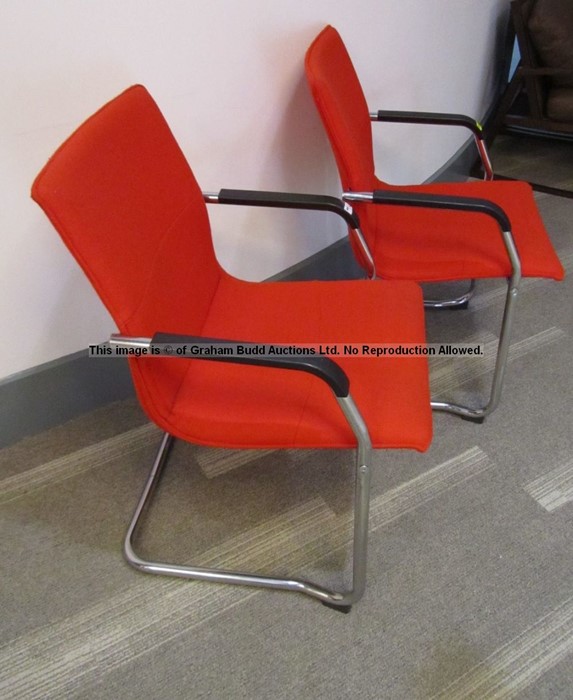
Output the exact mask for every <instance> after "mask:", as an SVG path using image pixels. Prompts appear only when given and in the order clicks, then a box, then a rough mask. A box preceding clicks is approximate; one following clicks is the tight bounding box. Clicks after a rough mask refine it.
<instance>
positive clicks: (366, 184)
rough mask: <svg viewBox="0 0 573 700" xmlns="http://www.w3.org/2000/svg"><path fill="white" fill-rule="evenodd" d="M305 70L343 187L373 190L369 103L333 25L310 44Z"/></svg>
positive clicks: (346, 188)
mask: <svg viewBox="0 0 573 700" xmlns="http://www.w3.org/2000/svg"><path fill="white" fill-rule="evenodd" d="M305 70H306V76H307V80H308V83H309V86H310V90H311V92H312V95H313V98H314V101H315V103H316V106H317V108H318V111H319V113H320V116H321V119H322V121H323V123H324V127H325V129H326V133H327V134H328V138H329V140H330V143H331V146H332V149H333V151H334V156H335V158H336V163H337V165H338V171H339V174H340V179H341V181H342V186H343V188H344V189H345V190H348V191H351V190H352V191H355V192H356V191H360V190H366V191H369V190H371V189H372V187H373V183H374V156H373V145H372V125H371V122H370V115H369V112H368V105H367V104H366V99H365V97H364V93H363V92H362V87H361V85H360V81H359V80H358V76H357V75H356V71H355V70H354V66H353V65H352V61H351V59H350V56H349V55H348V52H347V50H346V47H345V46H344V43H343V41H342V39H341V37H340V35H339V34H338V32H337V31H336V29H334V27H331V26H327V27H325V28H324V29H323V30H322V32H321V33H320V34H319V35H318V36H317V37H316V39H315V40H314V41H313V43H312V44H311V45H310V47H309V48H308V50H307V52H306V59H305Z"/></svg>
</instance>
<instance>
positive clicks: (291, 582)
mask: <svg viewBox="0 0 573 700" xmlns="http://www.w3.org/2000/svg"><path fill="white" fill-rule="evenodd" d="M337 400H338V402H339V404H340V407H341V409H342V411H343V413H344V415H345V416H346V418H347V420H348V422H349V423H350V425H351V426H352V429H353V431H354V432H355V435H356V436H357V439H358V450H357V455H356V481H355V496H354V539H353V586H352V589H351V590H350V591H345V592H336V591H331V590H328V589H326V588H323V587H322V586H319V585H316V584H314V583H311V582H309V581H305V580H302V579H295V578H292V579H286V578H279V577H275V576H259V575H257V574H251V573H246V572H240V571H228V570H224V569H210V568H204V567H194V566H179V565H176V564H168V563H162V562H154V561H148V560H145V559H142V558H141V557H140V556H139V555H138V554H136V552H135V550H134V545H133V539H134V536H135V533H136V530H137V527H138V524H139V522H140V519H141V516H142V515H143V513H144V511H145V510H146V508H147V507H148V506H149V504H150V502H151V500H152V496H153V492H154V490H155V488H156V486H157V484H158V483H159V481H160V478H161V474H162V472H163V469H164V467H165V464H166V462H167V458H168V456H169V450H170V447H171V445H172V443H173V440H174V438H173V436H171V435H170V434H169V433H165V434H164V435H163V438H162V440H161V444H160V445H159V450H158V452H157V455H156V457H155V461H154V463H153V466H152V468H151V471H150V473H149V476H148V478H147V481H146V483H145V487H144V489H143V492H142V494H141V497H140V499H139V502H138V504H137V507H136V509H135V513H134V515H133V518H132V520H131V523H130V525H129V528H128V531H127V534H126V537H125V542H124V547H123V553H124V557H125V559H126V560H127V562H128V563H129V564H131V565H132V566H133V567H135V568H136V569H139V570H140V571H144V572H146V573H151V574H163V575H168V576H178V577H180V578H188V579H196V580H203V581H212V582H216V583H231V584H238V585H245V586H258V587H261V588H274V589H279V590H285V591H294V592H298V593H305V594H306V595H309V596H311V597H313V598H317V599H318V600H320V601H321V602H322V603H324V604H325V605H327V606H328V607H332V608H335V609H337V610H340V611H341V612H348V611H349V610H350V607H351V606H352V604H353V603H356V602H357V601H358V600H360V598H361V597H362V595H363V593H364V589H365V586H366V557H367V538H368V509H369V493H370V466H369V465H370V456H371V443H370V438H369V436H368V431H367V429H366V426H365V424H364V422H363V420H362V418H361V416H360V414H359V412H358V410H357V409H356V406H355V404H354V402H353V401H352V399H351V397H350V396H348V397H345V398H339V399H337Z"/></svg>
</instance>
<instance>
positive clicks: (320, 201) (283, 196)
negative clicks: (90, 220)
mask: <svg viewBox="0 0 573 700" xmlns="http://www.w3.org/2000/svg"><path fill="white" fill-rule="evenodd" d="M217 201H218V202H219V203H220V204H243V205H249V206H252V207H277V208H282V209H314V210H317V211H330V212H333V213H335V214H338V216H341V217H342V218H343V219H344V220H345V221H346V223H347V224H348V225H349V226H350V227H351V228H353V229H356V228H359V227H360V221H359V219H358V216H357V215H356V214H355V213H354V211H353V210H352V207H350V206H349V205H348V204H345V202H343V201H342V200H340V199H337V198H336V197H329V196H327V195H319V194H296V193H289V192H259V191H257V190H226V189H223V190H220V191H219V194H218V197H217Z"/></svg>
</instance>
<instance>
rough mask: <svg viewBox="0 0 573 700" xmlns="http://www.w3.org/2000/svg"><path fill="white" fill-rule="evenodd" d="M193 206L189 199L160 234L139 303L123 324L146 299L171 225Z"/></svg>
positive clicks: (126, 323)
mask: <svg viewBox="0 0 573 700" xmlns="http://www.w3.org/2000/svg"><path fill="white" fill-rule="evenodd" d="M192 206H193V202H192V201H191V200H190V201H189V202H188V203H187V204H186V205H185V206H184V207H183V208H182V209H181V210H180V211H179V213H178V214H177V215H176V216H174V217H173V220H172V221H171V223H170V224H169V225H168V226H167V227H166V228H165V231H164V232H163V234H162V235H161V239H160V241H159V243H158V245H157V248H156V253H155V255H154V256H153V261H152V263H151V265H150V266H149V272H148V274H147V281H146V283H145V289H144V290H143V292H142V294H141V298H140V300H139V303H138V304H137V305H136V307H135V308H134V309H133V311H132V312H131V313H130V315H129V316H128V318H127V319H125V325H129V323H130V322H131V321H132V320H133V317H134V316H135V315H136V314H137V313H138V311H139V310H140V309H141V307H142V305H143V303H144V302H145V300H146V297H147V293H148V291H149V287H150V285H151V281H152V279H153V271H154V269H155V266H156V263H157V260H158V259H159V258H160V257H161V255H162V249H163V246H164V244H165V241H166V239H167V238H168V237H169V235H170V234H171V232H172V230H173V227H174V226H175V225H176V224H177V222H178V221H179V220H180V219H181V218H182V217H183V215H184V214H185V213H186V212H187V211H189V209H190V208H191V207H192Z"/></svg>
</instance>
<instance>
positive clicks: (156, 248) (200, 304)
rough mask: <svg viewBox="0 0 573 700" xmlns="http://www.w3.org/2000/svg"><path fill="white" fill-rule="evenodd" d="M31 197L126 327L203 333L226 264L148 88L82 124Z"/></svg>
mask: <svg viewBox="0 0 573 700" xmlns="http://www.w3.org/2000/svg"><path fill="white" fill-rule="evenodd" d="M32 197H33V198H34V199H35V200H36V202H38V204H39V205H40V206H41V207H42V208H43V209H44V211H45V212H46V214H47V215H48V217H49V218H50V220H51V221H52V223H53V224H54V226H55V228H56V229H57V230H58V232H59V233H60V235H61V237H62V239H63V240H64V242H65V244H66V245H67V247H68V248H69V249H70V251H71V252H72V254H73V255H74V257H75V258H76V260H77V261H78V262H79V264H80V265H81V267H82V268H83V270H84V272H85V273H86V275H87V276H88V278H89V279H90V281H91V282H92V284H93V286H94V287H95V289H96V291H97V292H98V294H99V296H100V298H101V299H102V301H103V302H104V304H105V305H106V307H107V309H108V310H109V312H110V313H111V315H112V317H113V318H114V320H115V322H116V324H117V328H118V330H119V331H120V332H121V333H124V334H129V335H143V336H150V335H152V334H153V333H155V332H156V331H162V330H163V331H167V332H174V333H177V332H185V333H199V332H200V330H201V325H202V322H203V320H204V319H205V317H206V314H207V312H208V309H209V304H210V302H211V299H212V296H213V294H214V292H215V289H216V287H217V284H218V282H219V278H220V275H221V269H220V267H219V265H218V263H217V260H216V258H215V254H214V250H213V245H212V239H211V232H210V227H209V221H208V217H207V212H206V207H205V204H204V202H203V197H202V194H201V191H200V189H199V187H198V185H197V182H196V181H195V178H194V176H193V173H192V172H191V170H190V168H189V166H188V164H187V161H186V160H185V157H184V155H183V153H182V152H181V150H180V148H179V146H178V144H177V142H176V141H175V138H174V137H173V134H172V133H171V130H170V129H169V126H168V125H167V123H166V121H165V119H164V118H163V115H162V114H161V112H160V111H159V109H158V107H157V105H156V104H155V102H154V101H153V99H152V98H151V96H150V95H149V93H148V92H147V90H146V89H145V88H144V87H142V86H140V85H136V86H133V87H131V88H129V89H128V90H126V91H125V92H123V93H122V94H121V95H119V96H118V97H116V98H115V99H114V100H112V101H111V102H109V103H108V104H106V105H105V106H104V107H102V108H101V109H100V110H99V111H98V112H96V113H95V114H94V115H93V116H92V117H90V118H89V119H88V120H87V121H86V122H85V123H84V124H82V125H81V126H80V127H79V128H78V129H77V130H76V131H75V132H74V133H73V134H72V136H70V138H69V139H68V140H67V141H65V143H64V144H63V145H62V146H61V147H60V148H59V149H58V150H57V151H56V153H55V154H54V155H53V156H52V158H51V159H50V160H49V161H48V163H47V164H46V166H45V167H44V169H43V170H42V172H41V173H40V174H39V175H38V177H37V178H36V180H35V182H34V185H33V187H32ZM181 299H183V300H185V303H184V304H181V303H178V300H181ZM190 299H192V300H193V301H192V303H189V300H190Z"/></svg>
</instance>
